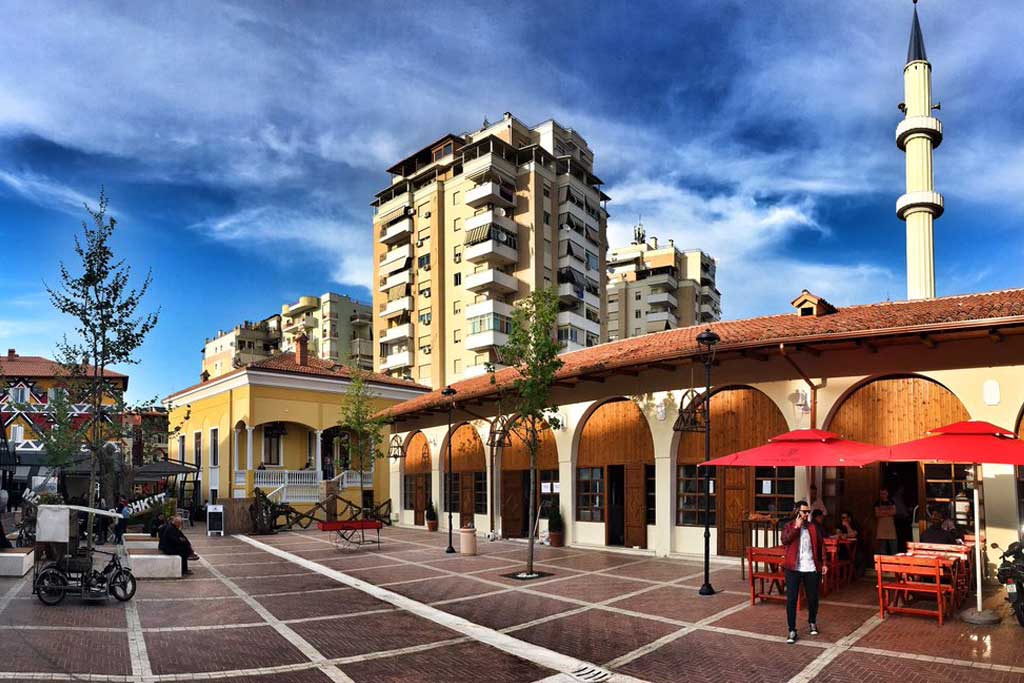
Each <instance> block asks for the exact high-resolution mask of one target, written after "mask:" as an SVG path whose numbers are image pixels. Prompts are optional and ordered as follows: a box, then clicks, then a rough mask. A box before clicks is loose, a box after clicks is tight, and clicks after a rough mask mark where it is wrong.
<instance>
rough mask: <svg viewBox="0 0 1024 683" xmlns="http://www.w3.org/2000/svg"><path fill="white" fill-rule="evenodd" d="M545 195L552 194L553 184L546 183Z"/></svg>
mask: <svg viewBox="0 0 1024 683" xmlns="http://www.w3.org/2000/svg"><path fill="white" fill-rule="evenodd" d="M544 196H545V197H550V196H551V186H550V185H548V184H547V183H544Z"/></svg>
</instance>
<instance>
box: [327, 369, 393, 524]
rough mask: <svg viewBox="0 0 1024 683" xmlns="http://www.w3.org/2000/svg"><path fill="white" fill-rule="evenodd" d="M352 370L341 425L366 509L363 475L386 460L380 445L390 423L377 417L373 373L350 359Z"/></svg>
mask: <svg viewBox="0 0 1024 683" xmlns="http://www.w3.org/2000/svg"><path fill="white" fill-rule="evenodd" d="M348 371H349V374H350V375H351V378H352V379H351V381H350V382H349V385H348V388H347V389H346V390H345V394H344V395H343V396H342V398H341V410H340V416H339V419H338V426H339V427H341V428H342V430H344V431H345V433H346V436H347V437H348V438H347V447H348V458H349V466H350V467H351V468H352V469H354V470H358V472H359V492H360V501H359V505H360V506H362V504H363V502H362V493H363V488H364V487H363V476H362V475H363V473H365V472H369V471H372V470H373V462H374V460H376V459H377V458H379V457H382V453H381V452H380V445H381V443H383V442H384V438H385V429H386V427H387V420H386V419H385V418H383V417H380V416H378V415H377V413H378V412H379V408H377V407H375V406H374V402H375V400H376V398H377V394H376V392H374V391H373V390H371V389H370V387H369V385H368V384H367V378H368V375H369V373H368V372H367V371H366V370H363V369H362V368H360V367H359V366H358V365H356V363H355V361H353V360H350V361H349V363H348Z"/></svg>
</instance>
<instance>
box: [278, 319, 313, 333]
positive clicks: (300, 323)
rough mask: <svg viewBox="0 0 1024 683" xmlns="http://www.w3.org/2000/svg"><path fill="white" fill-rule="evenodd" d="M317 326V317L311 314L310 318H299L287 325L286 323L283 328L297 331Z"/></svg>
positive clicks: (288, 330) (293, 331)
mask: <svg viewBox="0 0 1024 683" xmlns="http://www.w3.org/2000/svg"><path fill="white" fill-rule="evenodd" d="M316 326H317V319H316V318H314V317H313V316H309V317H308V318H298V319H297V320H293V321H291V322H290V323H288V324H287V325H285V326H284V327H283V328H282V329H283V330H284V331H285V332H292V333H296V332H299V331H308V330H312V329H313V328H314V327H316Z"/></svg>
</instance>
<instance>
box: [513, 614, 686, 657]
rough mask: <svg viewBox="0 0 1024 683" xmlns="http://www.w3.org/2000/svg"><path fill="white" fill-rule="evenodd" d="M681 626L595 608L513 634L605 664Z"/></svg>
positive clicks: (531, 641) (559, 650) (528, 640)
mask: <svg viewBox="0 0 1024 683" xmlns="http://www.w3.org/2000/svg"><path fill="white" fill-rule="evenodd" d="M678 629H679V627H678V626H672V625H671V624H665V623H663V622H660V621H651V620H650V619H638V618H637V617H630V616H626V615H624V614H615V613H612V612H606V611H604V610H594V609H592V610H588V611H586V612H582V613H580V614H573V615H571V616H568V617H565V618H562V619H555V620H554V621H548V622H545V623H543V624H537V625H535V626H530V627H528V628H525V629H523V630H519V631H513V632H512V633H511V635H512V636H514V637H516V638H519V639H520V640H525V641H527V642H530V643H535V644H537V645H541V646H543V647H547V648H550V649H552V650H556V651H558V652H561V653H563V654H567V655H569V656H571V657H577V658H579V659H583V660H585V661H588V662H593V663H594V664H603V663H605V662H608V661H611V660H613V659H615V658H617V657H620V656H622V655H624V654H626V653H627V652H632V651H633V650H635V649H637V648H639V647H643V646H644V645H646V644H647V643H649V642H651V641H652V640H657V639H658V638H660V637H662V636H664V635H666V634H668V633H671V632H672V631H676V630H678ZM677 673H678V672H677Z"/></svg>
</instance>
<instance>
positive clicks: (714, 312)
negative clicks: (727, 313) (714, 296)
mask: <svg viewBox="0 0 1024 683" xmlns="http://www.w3.org/2000/svg"><path fill="white" fill-rule="evenodd" d="M697 311H698V312H699V313H700V314H701V315H702V316H703V315H711V316H714V317H713V318H712V320H718V316H720V315H721V314H722V311H721V310H720V309H719V308H718V306H715V305H714V304H706V303H702V304H701V305H700V307H699V308H698V309H697Z"/></svg>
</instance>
